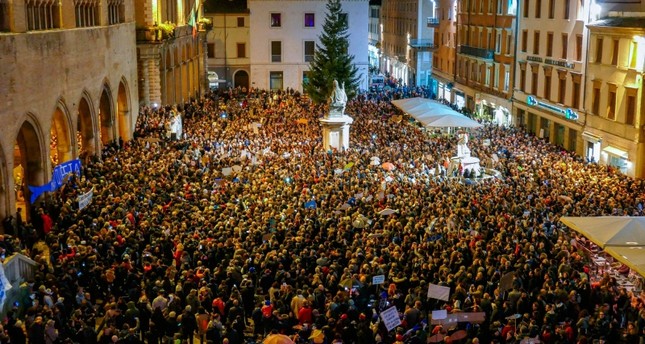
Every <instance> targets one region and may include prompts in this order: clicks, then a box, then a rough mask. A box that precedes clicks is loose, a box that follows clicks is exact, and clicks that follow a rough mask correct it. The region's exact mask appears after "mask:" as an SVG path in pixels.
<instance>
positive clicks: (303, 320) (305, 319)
mask: <svg viewBox="0 0 645 344" xmlns="http://www.w3.org/2000/svg"><path fill="white" fill-rule="evenodd" d="M312 311H313V310H312V309H311V304H310V303H309V301H305V302H304V303H303V304H302V307H301V308H300V310H299V311H298V321H299V322H300V325H303V324H313V321H314V317H313V314H312Z"/></svg>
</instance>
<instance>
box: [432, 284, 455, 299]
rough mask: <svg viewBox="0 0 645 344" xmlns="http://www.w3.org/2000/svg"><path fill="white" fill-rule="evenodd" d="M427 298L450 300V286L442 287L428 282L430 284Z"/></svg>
mask: <svg viewBox="0 0 645 344" xmlns="http://www.w3.org/2000/svg"><path fill="white" fill-rule="evenodd" d="M428 298H429V299H437V300H442V301H448V300H450V287H443V286H440V285H436V284H432V283H430V285H428Z"/></svg>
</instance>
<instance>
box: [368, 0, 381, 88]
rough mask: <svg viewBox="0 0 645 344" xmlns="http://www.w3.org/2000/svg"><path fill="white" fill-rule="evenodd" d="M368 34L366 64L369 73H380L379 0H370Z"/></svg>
mask: <svg viewBox="0 0 645 344" xmlns="http://www.w3.org/2000/svg"><path fill="white" fill-rule="evenodd" d="M369 4H370V9H369V11H370V17H369V28H368V30H367V35H368V39H367V41H368V43H369V45H368V47H367V49H368V55H367V59H368V64H369V71H370V75H374V74H380V69H381V64H380V62H381V30H382V25H381V0H370V3H369Z"/></svg>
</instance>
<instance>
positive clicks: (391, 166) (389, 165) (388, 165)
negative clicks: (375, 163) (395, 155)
mask: <svg viewBox="0 0 645 344" xmlns="http://www.w3.org/2000/svg"><path fill="white" fill-rule="evenodd" d="M381 167H383V169H384V170H386V171H392V170H393V169H394V164H393V163H391V162H385V163H383V165H381Z"/></svg>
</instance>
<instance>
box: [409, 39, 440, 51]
mask: <svg viewBox="0 0 645 344" xmlns="http://www.w3.org/2000/svg"><path fill="white" fill-rule="evenodd" d="M408 45H409V46H411V47H412V48H415V49H427V50H434V49H437V45H436V44H434V40H433V39H411V40H410V43H409V44H408Z"/></svg>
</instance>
